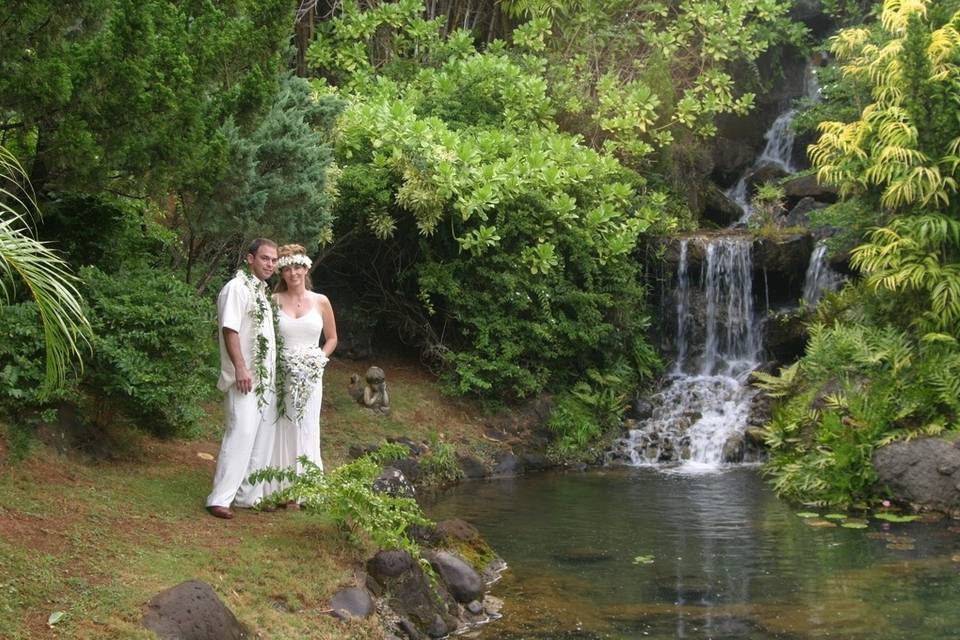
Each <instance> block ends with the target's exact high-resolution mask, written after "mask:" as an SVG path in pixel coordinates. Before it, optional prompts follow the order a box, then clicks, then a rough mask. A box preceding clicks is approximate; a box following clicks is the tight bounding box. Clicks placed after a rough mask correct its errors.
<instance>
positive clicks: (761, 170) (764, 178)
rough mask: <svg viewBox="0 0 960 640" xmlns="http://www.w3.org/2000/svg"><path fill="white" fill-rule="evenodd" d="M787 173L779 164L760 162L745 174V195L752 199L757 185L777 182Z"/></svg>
mask: <svg viewBox="0 0 960 640" xmlns="http://www.w3.org/2000/svg"><path fill="white" fill-rule="evenodd" d="M787 175H789V174H788V173H787V172H786V171H785V170H784V169H783V168H782V167H781V166H780V165H776V164H766V163H764V164H761V165H759V166H757V167H754V168H753V169H751V170H750V173H749V174H748V175H747V197H748V198H749V199H751V200H752V199H753V195H754V194H755V193H756V191H757V187H759V186H760V185H763V184H767V183H775V182H779V181H780V180H781V178H785V177H787Z"/></svg>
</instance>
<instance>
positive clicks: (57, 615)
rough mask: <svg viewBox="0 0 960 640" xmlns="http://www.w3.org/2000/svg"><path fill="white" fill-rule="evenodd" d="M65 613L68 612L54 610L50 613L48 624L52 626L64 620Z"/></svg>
mask: <svg viewBox="0 0 960 640" xmlns="http://www.w3.org/2000/svg"><path fill="white" fill-rule="evenodd" d="M65 615H67V614H66V613H64V612H63V611H54V612H53V613H51V614H50V617H49V618H47V624H48V625H50V626H51V627H52V626H53V625H55V624H57V623H58V622H60V621H61V620H63V616H65Z"/></svg>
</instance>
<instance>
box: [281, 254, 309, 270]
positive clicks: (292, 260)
mask: <svg viewBox="0 0 960 640" xmlns="http://www.w3.org/2000/svg"><path fill="white" fill-rule="evenodd" d="M312 264H313V260H311V259H310V258H309V256H306V255H304V254H302V253H296V254H294V255H292V256H283V257H282V258H280V259H279V260H277V267H278V268H280V269H283V268H284V267H292V266H294V265H300V266H301V267H306V268H307V269H309V268H310V265H312Z"/></svg>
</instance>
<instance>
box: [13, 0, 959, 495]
mask: <svg viewBox="0 0 960 640" xmlns="http://www.w3.org/2000/svg"><path fill="white" fill-rule="evenodd" d="M791 8H794V7H793V3H790V2H785V1H778V0H759V1H758V0H687V1H685V2H682V3H671V2H658V1H653V2H646V3H636V2H629V1H627V0H574V1H561V0H502V1H500V2H494V1H493V0H483V1H476V2H468V1H465V0H396V1H392V2H389V1H379V0H363V1H361V0H342V1H337V2H333V1H327V2H323V1H321V2H303V3H291V2H276V1H274V0H269V1H267V2H251V1H250V0H226V1H224V2H218V3H206V2H172V1H168V0H167V1H165V0H142V1H141V2H136V3H135V2H131V1H129V0H78V1H77V2H74V3H71V5H70V10H69V11H64V10H63V6H62V4H58V3H53V2H49V1H48V0H30V1H26V2H16V3H13V4H12V5H11V6H10V7H9V8H7V9H5V11H6V15H5V16H4V19H3V20H2V21H0V148H2V149H3V150H4V151H3V153H4V156H3V163H2V164H0V169H2V176H3V178H4V183H3V192H2V193H0V202H2V204H3V208H2V211H0V215H2V218H0V219H2V223H0V285H2V293H3V303H4V306H3V307H2V316H3V320H4V321H3V323H2V327H3V328H2V329H0V358H2V359H0V381H2V383H3V384H2V386H0V411H2V412H3V414H4V416H5V421H6V422H7V423H8V424H9V425H10V428H11V429H13V430H15V431H16V432H17V433H25V434H29V432H30V430H31V429H32V425H35V424H37V423H48V424H49V423H53V422H56V421H57V419H59V421H60V423H61V424H63V423H69V425H70V428H76V427H78V426H81V425H86V426H87V427H91V428H93V429H94V431H95V432H101V431H102V430H105V429H108V428H110V426H111V425H116V424H132V425H136V426H138V427H139V428H144V429H148V430H150V431H153V432H155V433H158V434H188V433H190V432H191V430H192V429H193V428H194V427H195V424H196V419H197V417H198V415H199V414H200V405H201V403H202V402H203V401H204V400H205V399H207V398H209V397H210V394H211V393H212V392H213V382H214V380H215V378H216V372H215V368H216V357H215V354H214V349H215V347H214V345H215V340H214V337H215V324H214V321H213V320H214V318H213V316H214V309H213V296H214V292H215V291H216V290H217V289H218V288H219V287H220V286H221V284H222V283H223V282H224V281H225V280H226V279H227V278H229V277H230V275H231V273H232V272H233V269H234V268H235V266H236V265H237V264H238V263H239V261H240V259H241V258H242V253H243V248H244V246H245V244H246V242H247V241H249V240H250V239H251V238H252V237H255V236H260V235H263V236H268V237H273V238H275V239H276V240H278V241H280V242H287V241H295V242H299V243H301V244H304V245H306V246H308V247H309V249H310V251H311V253H312V254H313V255H314V256H315V257H316V258H317V263H318V265H319V266H318V268H317V269H316V271H315V272H314V280H315V281H316V282H317V284H318V285H320V286H321V287H322V288H324V290H327V291H330V292H331V294H332V295H333V298H334V299H333V302H334V305H335V306H336V307H337V310H338V312H341V313H342V316H341V318H342V322H341V323H340V324H341V325H342V326H341V333H342V334H343V335H344V337H346V338H348V337H349V335H350V333H351V331H355V332H357V333H360V331H361V328H363V329H364V330H370V329H371V328H373V331H374V332H376V333H378V334H380V335H381V336H384V338H385V340H386V341H391V342H395V341H403V342H405V343H407V344H408V345H411V346H413V347H414V348H416V349H417V350H418V351H419V353H420V354H421V355H422V358H423V360H424V362H425V363H426V364H427V365H428V366H430V367H431V368H433V369H434V370H435V371H436V372H437V373H438V374H439V375H440V376H441V380H442V381H443V383H444V385H445V388H447V389H448V390H449V391H450V392H451V393H456V394H464V395H470V396H473V397H479V398H483V399H487V400H492V401H496V402H503V401H513V400H517V399H523V398H527V397H531V396H533V395H536V394H539V393H541V392H550V393H553V394H555V395H556V397H557V402H556V406H557V411H556V412H555V413H554V417H553V418H552V419H551V421H550V426H551V428H552V429H553V430H554V432H555V434H556V444H555V448H556V451H557V452H558V453H560V454H561V455H572V454H575V453H576V452H578V451H583V450H585V449H588V448H589V447H590V446H591V444H592V443H595V442H596V440H597V438H598V437H599V436H600V435H601V433H602V432H603V431H604V430H605V429H608V428H610V427H615V425H616V424H617V422H618V419H619V416H620V413H621V412H622V409H623V405H624V400H625V397H626V394H627V393H629V392H631V391H633V390H634V389H635V388H636V387H637V386H638V385H640V384H642V383H643V381H644V380H649V379H651V378H653V377H654V376H655V375H656V374H657V372H658V371H659V368H660V362H659V358H658V356H657V354H656V352H655V350H654V349H653V348H652V347H651V344H650V342H649V340H648V337H647V332H648V328H649V326H650V323H651V321H652V320H651V317H652V310H651V302H650V300H648V296H647V294H648V291H647V284H648V283H647V282H646V280H645V274H646V272H647V271H648V270H649V269H650V268H651V266H652V265H651V264H649V263H650V262H651V261H654V262H655V261H656V260H657V255H656V252H655V251H654V250H653V249H652V247H653V246H654V243H653V242H652V240H653V239H654V238H655V237H656V236H658V235H661V234H666V233H671V232H674V231H677V230H682V229H691V228H694V227H696V226H697V225H698V220H697V213H698V211H697V210H696V208H695V207H692V206H691V202H692V198H691V193H696V192H697V191H698V189H699V187H700V185H702V184H704V183H705V182H706V180H707V174H708V173H709V171H710V168H709V166H705V163H704V161H703V158H704V157H705V155H706V151H705V150H706V149H707V145H708V141H709V139H710V137H711V136H713V135H714V134H715V133H716V132H717V129H718V126H719V124H720V122H721V121H722V119H723V118H728V117H733V116H736V115H741V114H745V113H749V112H750V110H751V108H752V106H753V104H754V102H755V94H756V93H757V92H762V91H765V90H766V89H767V88H768V84H767V83H768V82H769V78H766V77H761V76H762V74H761V73H760V71H759V69H760V65H761V62H762V63H763V65H764V68H774V69H775V68H776V60H777V57H778V56H779V55H780V54H781V53H782V52H783V51H784V50H786V49H787V48H790V47H794V48H796V47H808V46H811V45H813V46H816V43H811V42H810V41H809V40H808V36H807V34H806V32H805V29H804V28H803V26H802V25H801V24H800V23H798V22H796V21H794V20H792V19H791V18H790V14H789V12H790V10H791ZM823 8H824V9H825V10H826V11H827V12H828V13H830V14H831V15H832V16H833V18H834V19H835V20H836V21H837V23H838V24H843V25H845V27H846V28H845V29H843V30H841V31H839V32H837V33H836V34H834V35H833V36H831V38H830V40H829V42H828V46H829V49H830V51H831V52H832V56H833V59H834V62H833V63H832V64H831V65H830V66H828V67H826V68H824V69H822V70H821V75H820V79H821V84H822V86H823V96H824V100H822V101H821V102H819V103H817V104H815V105H814V104H808V105H807V108H806V109H805V111H804V112H803V113H802V114H801V115H800V116H799V117H798V120H797V123H798V125H799V126H801V127H806V128H807V129H809V130H816V131H817V132H818V135H819V138H818V140H817V142H816V143H815V144H814V145H813V146H812V147H811V148H810V155H811V158H812V160H813V162H814V167H815V170H816V172H817V175H818V177H819V178H820V180H821V181H823V182H827V183H830V184H834V185H836V186H837V187H838V188H839V189H840V192H841V194H842V200H841V202H839V203H837V204H836V205H833V206H832V207H830V208H828V209H824V210H822V211H818V212H815V213H814V214H813V215H814V216H815V217H817V218H818V220H819V221H821V222H825V223H829V224H831V225H833V226H834V227H836V228H837V230H838V232H837V234H836V235H835V236H834V238H833V240H832V249H833V251H834V252H836V253H843V252H848V251H849V252H852V254H851V255H852V264H853V266H854V267H855V268H856V269H857V270H859V272H860V273H861V274H862V278H859V279H857V280H856V281H855V282H853V283H852V284H850V285H848V286H847V288H846V289H844V290H843V291H842V292H840V293H839V294H837V295H835V296H832V297H829V298H828V299H827V300H826V301H825V302H824V303H822V304H821V305H820V307H819V309H818V310H817V312H816V313H817V316H816V321H815V324H814V325H813V328H812V330H811V338H810V341H809V344H808V346H807V351H806V354H805V355H804V357H803V358H802V359H801V360H800V362H799V363H797V364H796V365H794V366H793V367H790V368H788V369H785V370H784V371H783V372H782V374H781V375H780V376H766V377H762V378H761V384H762V385H763V386H765V387H767V388H768V390H769V391H770V392H771V393H772V394H774V395H775V396H776V397H778V398H780V405H779V407H778V409H777V411H776V413H775V415H774V418H773V421H772V423H771V424H770V425H769V426H768V442H769V445H770V447H771V451H772V460H771V463H770V466H769V469H770V472H771V473H772V475H773V478H774V482H775V483H776V486H777V488H778V489H779V490H780V491H781V492H782V493H783V494H785V495H787V496H790V497H795V498H798V499H802V500H815V501H822V502H831V503H849V502H852V501H855V500H859V499H861V498H864V497H868V496H870V495H871V492H872V491H873V489H872V482H873V468H872V465H871V464H870V456H871V454H872V451H873V450H874V449H875V448H876V447H877V446H878V445H880V444H882V443H884V442H888V441H890V440H892V439H896V438H902V437H910V436H912V435H917V434H922V433H924V434H929V433H938V432H941V431H944V430H950V429H955V428H956V426H957V412H958V400H957V398H958V397H960V388H958V386H957V385H958V382H957V380H960V377H958V375H957V374H960V346H958V344H957V340H958V339H960V267H958V250H960V221H958V209H957V204H956V197H957V194H956V191H957V182H956V180H957V178H956V173H957V166H958V163H960V121H958V117H957V114H958V113H960V109H958V99H960V77H958V72H957V69H958V67H957V65H958V64H960V36H958V35H957V34H958V29H960V18H958V15H957V9H958V6H957V2H956V1H955V0H942V1H939V2H932V1H924V0H886V2H884V3H882V6H881V4H880V3H869V2H857V1H840V0H835V1H832V2H825V3H824V4H823ZM768 191H769V192H770V193H771V194H773V195H772V196H771V198H772V200H777V199H778V198H777V197H774V196H776V194H777V193H779V192H777V191H776V188H775V187H770V188H769V189H768ZM765 193H766V192H765ZM51 250H55V251H56V252H57V253H51ZM57 260H60V262H59V263H58V262H57ZM71 273H72V275H70V274H71ZM904 309H907V310H909V313H904ZM45 356H46V359H45ZM81 361H82V365H81ZM71 363H73V364H71ZM58 412H59V416H58ZM14 440H15V441H17V442H20V441H22V440H23V439H18V438H14ZM23 441H25V440H23Z"/></svg>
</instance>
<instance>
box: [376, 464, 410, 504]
mask: <svg viewBox="0 0 960 640" xmlns="http://www.w3.org/2000/svg"><path fill="white" fill-rule="evenodd" d="M373 490H374V491H379V492H380V493H386V494H387V495H391V496H402V497H406V498H412V497H414V495H416V491H414V488H413V485H412V484H410V481H409V480H407V478H406V476H405V475H404V474H403V472H402V471H400V469H397V468H396V467H385V468H384V469H383V471H382V472H381V473H380V476H379V477H378V478H377V479H376V480H374V481H373Z"/></svg>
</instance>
